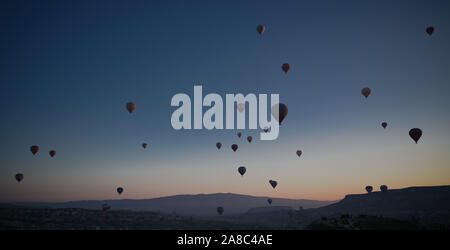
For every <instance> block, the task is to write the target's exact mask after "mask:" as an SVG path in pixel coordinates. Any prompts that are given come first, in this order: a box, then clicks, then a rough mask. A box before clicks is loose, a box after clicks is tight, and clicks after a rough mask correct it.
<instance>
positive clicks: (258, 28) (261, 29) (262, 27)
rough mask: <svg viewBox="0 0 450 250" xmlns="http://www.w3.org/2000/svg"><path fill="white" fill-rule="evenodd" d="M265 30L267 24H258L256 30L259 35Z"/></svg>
mask: <svg viewBox="0 0 450 250" xmlns="http://www.w3.org/2000/svg"><path fill="white" fill-rule="evenodd" d="M265 30H266V26H264V25H258V26H256V31H257V32H258V33H259V35H262V34H263V33H264V31H265Z"/></svg>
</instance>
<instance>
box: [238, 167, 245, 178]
mask: <svg viewBox="0 0 450 250" xmlns="http://www.w3.org/2000/svg"><path fill="white" fill-rule="evenodd" d="M246 171H247V169H246V168H245V167H239V168H238V172H239V173H240V174H241V176H244V174H245V172H246Z"/></svg>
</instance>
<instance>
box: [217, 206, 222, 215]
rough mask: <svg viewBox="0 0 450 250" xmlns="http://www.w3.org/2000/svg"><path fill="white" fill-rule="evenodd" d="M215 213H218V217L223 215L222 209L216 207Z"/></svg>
mask: <svg viewBox="0 0 450 250" xmlns="http://www.w3.org/2000/svg"><path fill="white" fill-rule="evenodd" d="M217 213H218V214H219V215H222V214H223V207H218V208H217Z"/></svg>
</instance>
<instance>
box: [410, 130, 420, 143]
mask: <svg viewBox="0 0 450 250" xmlns="http://www.w3.org/2000/svg"><path fill="white" fill-rule="evenodd" d="M409 136H411V138H412V139H413V140H414V141H415V142H416V144H417V142H418V141H419V139H420V137H422V130H421V129H420V128H413V129H411V130H410V131H409Z"/></svg>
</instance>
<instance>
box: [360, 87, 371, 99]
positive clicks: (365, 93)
mask: <svg viewBox="0 0 450 250" xmlns="http://www.w3.org/2000/svg"><path fill="white" fill-rule="evenodd" d="M370 92H371V90H370V89H369V88H363V89H362V90H361V94H362V95H363V96H364V97H366V98H367V97H369V95H370Z"/></svg>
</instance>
